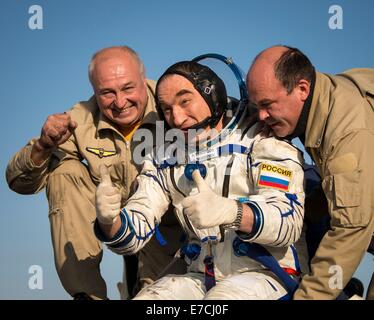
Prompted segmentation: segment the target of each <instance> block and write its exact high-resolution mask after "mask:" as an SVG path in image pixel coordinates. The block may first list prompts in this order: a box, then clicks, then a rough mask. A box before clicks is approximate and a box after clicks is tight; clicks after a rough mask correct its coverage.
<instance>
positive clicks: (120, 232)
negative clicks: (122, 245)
mask: <svg viewBox="0 0 374 320" xmlns="http://www.w3.org/2000/svg"><path fill="white" fill-rule="evenodd" d="M119 217H120V219H121V226H120V228H119V230H118V231H117V232H116V234H115V235H114V237H113V238H111V239H109V238H108V237H106V236H105V234H104V233H103V231H102V230H101V228H100V226H99V224H98V220H97V219H96V220H95V224H94V233H95V236H96V237H97V238H98V239H99V240H100V241H101V242H103V243H105V244H106V245H108V246H112V244H115V243H116V242H117V241H118V240H120V239H121V238H122V237H123V236H124V235H125V233H126V231H127V227H128V224H127V218H126V216H124V215H123V213H122V211H121V212H120V214H119Z"/></svg>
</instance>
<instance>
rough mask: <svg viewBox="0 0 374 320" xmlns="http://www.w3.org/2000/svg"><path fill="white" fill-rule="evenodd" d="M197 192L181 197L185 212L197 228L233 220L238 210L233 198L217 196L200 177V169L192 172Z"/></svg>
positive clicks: (209, 226)
mask: <svg viewBox="0 0 374 320" xmlns="http://www.w3.org/2000/svg"><path fill="white" fill-rule="evenodd" d="M192 178H193V180H194V181H195V183H196V186H197V188H198V190H199V193H198V194H196V195H192V196H188V197H186V198H184V199H183V201H182V206H183V208H184V212H185V214H186V215H187V216H188V218H189V219H190V220H191V222H192V224H193V225H194V226H195V227H196V228H198V229H205V228H211V227H214V226H219V225H221V224H229V223H232V222H234V221H235V219H236V216H237V211H238V205H237V202H236V201H235V200H233V199H228V198H224V197H221V196H218V195H217V194H216V193H215V192H214V191H213V190H212V189H211V188H210V187H209V186H208V184H207V183H206V182H205V180H204V179H203V178H202V177H201V175H200V171H199V170H195V171H194V172H192Z"/></svg>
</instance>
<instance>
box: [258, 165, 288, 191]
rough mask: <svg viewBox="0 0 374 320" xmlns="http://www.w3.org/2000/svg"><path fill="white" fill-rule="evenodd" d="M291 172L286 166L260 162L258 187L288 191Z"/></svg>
mask: <svg viewBox="0 0 374 320" xmlns="http://www.w3.org/2000/svg"><path fill="white" fill-rule="evenodd" d="M292 174H293V172H292V171H291V170H289V169H287V168H283V167H279V166H275V165H272V164H267V163H262V164H261V165H260V174H259V177H258V183H257V185H258V186H259V187H266V188H274V189H278V190H282V191H288V190H289V187H290V182H291V179H292Z"/></svg>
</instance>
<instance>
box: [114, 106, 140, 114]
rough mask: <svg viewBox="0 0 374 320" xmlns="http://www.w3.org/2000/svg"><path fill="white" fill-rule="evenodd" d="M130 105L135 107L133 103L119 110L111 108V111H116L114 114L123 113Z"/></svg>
mask: <svg viewBox="0 0 374 320" xmlns="http://www.w3.org/2000/svg"><path fill="white" fill-rule="evenodd" d="M132 107H135V105H131V106H128V107H125V108H123V109H121V110H118V109H113V111H114V112H115V113H116V114H118V115H119V114H121V113H124V112H126V111H127V110H129V109H131V108H132Z"/></svg>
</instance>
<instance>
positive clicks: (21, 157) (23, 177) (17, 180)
mask: <svg viewBox="0 0 374 320" xmlns="http://www.w3.org/2000/svg"><path fill="white" fill-rule="evenodd" d="M37 139H38V138H34V139H32V140H30V141H29V142H28V143H27V145H26V146H24V147H23V148H22V149H21V150H20V151H18V152H17V153H16V154H15V155H14V156H13V157H12V159H11V160H10V161H9V163H8V166H7V169H6V179H7V182H8V185H9V188H10V189H11V190H13V191H15V192H17V193H20V194H34V193H38V192H39V191H40V190H42V189H43V188H44V187H45V186H46V184H47V181H48V176H49V173H50V172H51V171H52V170H53V169H54V168H56V167H57V166H58V165H59V164H60V163H61V162H62V161H63V160H65V159H67V158H74V159H79V155H78V149H77V146H76V143H75V138H74V135H72V136H71V137H70V138H69V140H68V141H66V142H65V143H63V144H62V145H61V146H60V147H59V148H58V149H57V150H56V151H54V152H52V154H51V156H50V157H48V158H47V159H46V160H45V161H44V162H43V163H42V164H41V165H39V166H37V165H35V163H34V162H33V161H32V159H31V150H32V147H33V145H34V144H35V142H36V141H37Z"/></svg>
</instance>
